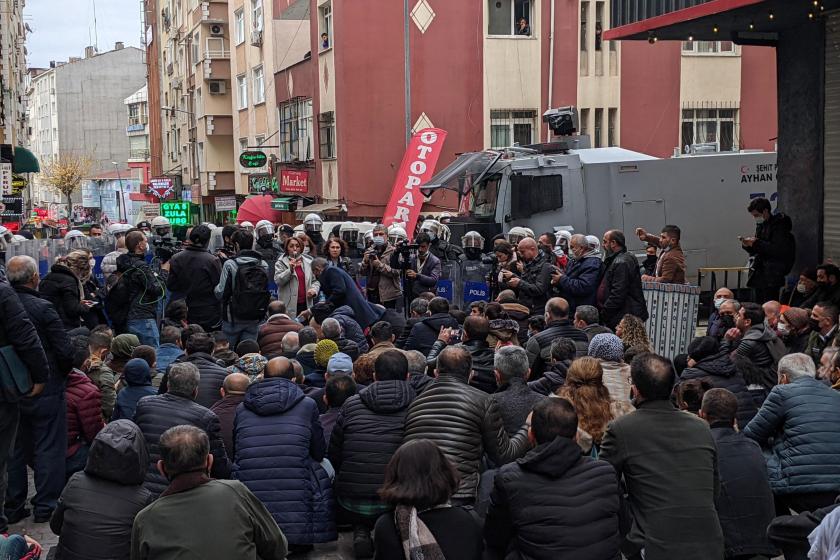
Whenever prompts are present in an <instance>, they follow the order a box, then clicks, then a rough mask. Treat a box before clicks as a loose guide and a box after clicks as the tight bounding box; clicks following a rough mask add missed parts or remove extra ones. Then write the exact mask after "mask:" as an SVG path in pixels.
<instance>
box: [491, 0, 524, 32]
mask: <svg viewBox="0 0 840 560" xmlns="http://www.w3.org/2000/svg"><path fill="white" fill-rule="evenodd" d="M487 13H488V21H487V34H488V35H523V36H529V35H531V21H532V19H533V17H532V15H533V14H532V13H531V0H487ZM523 20H524V21H523Z"/></svg>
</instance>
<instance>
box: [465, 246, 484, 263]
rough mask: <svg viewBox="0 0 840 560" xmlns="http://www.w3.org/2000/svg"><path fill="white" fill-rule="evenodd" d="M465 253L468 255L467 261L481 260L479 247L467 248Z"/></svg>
mask: <svg viewBox="0 0 840 560" xmlns="http://www.w3.org/2000/svg"><path fill="white" fill-rule="evenodd" d="M464 253H465V254H466V255H467V259H468V260H471V261H477V260H478V259H480V258H481V249H479V248H477V247H467V248H466V249H464Z"/></svg>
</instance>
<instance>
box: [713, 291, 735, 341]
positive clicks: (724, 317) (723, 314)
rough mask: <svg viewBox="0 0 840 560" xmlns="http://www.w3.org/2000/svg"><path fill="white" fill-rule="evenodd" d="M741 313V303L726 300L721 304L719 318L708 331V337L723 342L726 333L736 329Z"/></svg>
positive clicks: (718, 311)
mask: <svg viewBox="0 0 840 560" xmlns="http://www.w3.org/2000/svg"><path fill="white" fill-rule="evenodd" d="M740 311H741V303H740V302H738V301H736V300H734V299H727V300H724V301H723V303H721V304H720V309H718V310H717V313H718V317H717V319H716V320H715V322H714V324H712V326H711V327H710V328H709V330H708V331H707V334H708V336H714V337H715V338H717V339H718V340H719V341H723V340H724V337H725V336H726V333H727V332H729V330H730V329H732V328H735V323H736V321H737V320H738V314H739V313H740Z"/></svg>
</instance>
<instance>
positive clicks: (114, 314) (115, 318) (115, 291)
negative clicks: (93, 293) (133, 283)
mask: <svg viewBox="0 0 840 560" xmlns="http://www.w3.org/2000/svg"><path fill="white" fill-rule="evenodd" d="M123 274H124V273H122V272H115V273H113V274H111V276H109V277H108V280H107V281H106V283H105V297H104V300H105V316H106V317H107V318H108V321H109V322H110V324H111V326H112V327H124V326H125V324H126V323H127V322H128V310H129V308H130V307H131V297H130V294H129V286H128V285H127V283H125V282H123V281H122V277H123Z"/></svg>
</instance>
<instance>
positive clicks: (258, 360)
mask: <svg viewBox="0 0 840 560" xmlns="http://www.w3.org/2000/svg"><path fill="white" fill-rule="evenodd" d="M247 342H253V340H249V341H247ZM241 344H242V343H240V345H241ZM267 363H268V358H266V357H265V356H263V355H262V354H258V353H255V352H249V353H248V354H245V355H243V356H241V357H239V358H237V359H236V362H234V364H233V365H231V366H228V367H227V368H225V370H226V371H227V372H228V375H230V374H231V373H241V374H244V375H247V376H248V379H250V380H251V381H256V380H257V378H260V377H262V374H263V372H264V371H265V365H266V364H267Z"/></svg>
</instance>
